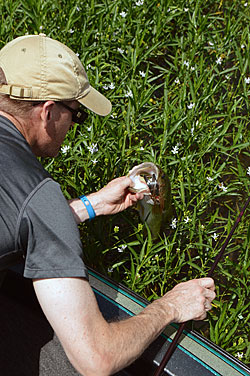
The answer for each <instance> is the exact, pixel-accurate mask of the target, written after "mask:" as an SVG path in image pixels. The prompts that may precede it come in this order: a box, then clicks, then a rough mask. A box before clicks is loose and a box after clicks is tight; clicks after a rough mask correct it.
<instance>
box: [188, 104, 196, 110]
mask: <svg viewBox="0 0 250 376" xmlns="http://www.w3.org/2000/svg"><path fill="white" fill-rule="evenodd" d="M194 106H195V103H190V104H188V105H187V108H188V109H189V110H191V108H193V107H194Z"/></svg>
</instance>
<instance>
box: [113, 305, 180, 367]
mask: <svg viewBox="0 0 250 376" xmlns="http://www.w3.org/2000/svg"><path fill="white" fill-rule="evenodd" d="M166 308H169V309H166ZM172 321H173V313H172V310H171V306H169V307H167V304H166V303H165V309H164V307H163V304H161V300H157V301H156V302H154V303H152V304H150V305H149V306H147V308H146V309H144V310H143V311H142V312H141V313H140V314H139V315H137V316H134V317H131V318H129V319H128V320H124V321H120V322H116V323H111V324H110V329H111V331H110V333H112V334H111V335H112V338H116V340H115V341H114V339H113V341H111V342H110V347H109V353H111V354H112V358H113V361H112V369H111V374H113V373H115V372H118V371H119V370H121V369H122V368H124V367H126V366H128V365H129V364H130V363H132V362H133V361H134V360H135V359H137V358H138V357H139V356H140V355H141V354H142V353H143V351H144V350H145V349H146V348H147V347H148V346H149V345H150V344H151V343H152V342H153V341H154V340H155V339H156V338H157V337H158V336H159V334H160V333H161V332H162V331H163V330H164V328H165V326H166V325H168V324H170V323H171V322H172Z"/></svg>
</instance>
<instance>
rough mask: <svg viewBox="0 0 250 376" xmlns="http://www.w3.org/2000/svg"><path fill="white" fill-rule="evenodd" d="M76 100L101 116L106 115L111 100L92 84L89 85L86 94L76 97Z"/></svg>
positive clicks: (110, 107)
mask: <svg viewBox="0 0 250 376" xmlns="http://www.w3.org/2000/svg"><path fill="white" fill-rule="evenodd" d="M77 101H78V102H80V103H81V104H83V106H85V107H87V108H88V109H89V110H91V111H93V112H95V113H96V114H97V115H101V116H106V115H108V114H109V113H110V111H111V109H112V105H111V102H110V101H109V100H108V99H107V98H106V97H104V95H102V94H101V93H99V92H98V91H97V90H95V89H94V88H93V87H92V86H90V90H89V92H88V94H86V95H85V96H84V97H82V98H79V99H77Z"/></svg>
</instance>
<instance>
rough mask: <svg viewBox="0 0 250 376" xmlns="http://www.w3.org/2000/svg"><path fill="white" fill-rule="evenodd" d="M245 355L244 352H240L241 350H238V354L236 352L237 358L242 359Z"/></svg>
mask: <svg viewBox="0 0 250 376" xmlns="http://www.w3.org/2000/svg"><path fill="white" fill-rule="evenodd" d="M243 355H244V354H243V353H239V352H237V354H236V356H237V358H239V359H242V358H243Z"/></svg>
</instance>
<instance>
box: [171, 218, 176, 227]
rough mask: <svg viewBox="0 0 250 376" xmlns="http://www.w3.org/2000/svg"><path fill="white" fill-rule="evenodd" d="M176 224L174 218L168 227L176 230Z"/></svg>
mask: <svg viewBox="0 0 250 376" xmlns="http://www.w3.org/2000/svg"><path fill="white" fill-rule="evenodd" d="M176 224H177V219H176V218H174V219H173V220H172V223H171V225H170V227H172V229H174V228H176Z"/></svg>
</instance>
